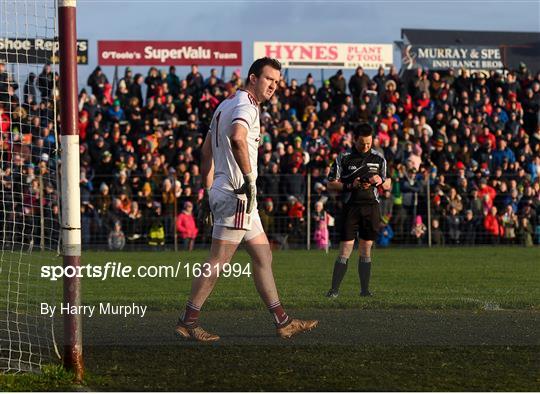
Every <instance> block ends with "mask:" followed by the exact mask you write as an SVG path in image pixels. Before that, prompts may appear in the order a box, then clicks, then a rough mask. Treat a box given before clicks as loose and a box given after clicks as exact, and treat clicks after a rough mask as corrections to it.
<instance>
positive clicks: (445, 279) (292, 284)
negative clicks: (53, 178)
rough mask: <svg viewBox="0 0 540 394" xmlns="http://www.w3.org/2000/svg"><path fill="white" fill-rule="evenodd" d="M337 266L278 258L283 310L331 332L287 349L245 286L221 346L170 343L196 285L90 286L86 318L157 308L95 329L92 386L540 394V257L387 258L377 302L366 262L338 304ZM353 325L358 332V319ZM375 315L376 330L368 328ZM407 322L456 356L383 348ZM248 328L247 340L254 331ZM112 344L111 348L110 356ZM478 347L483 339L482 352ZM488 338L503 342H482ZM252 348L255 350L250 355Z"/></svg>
mask: <svg viewBox="0 0 540 394" xmlns="http://www.w3.org/2000/svg"><path fill="white" fill-rule="evenodd" d="M207 253H208V252H207V251H197V252H194V253H172V252H158V253H150V252H145V253H108V252H101V253H97V252H87V253H84V255H83V264H88V263H90V264H100V265H104V264H105V263H106V262H107V261H116V262H122V263H124V264H129V265H131V266H133V267H137V266H140V265H146V266H150V265H174V266H176V264H177V262H178V261H182V263H183V264H185V263H190V264H194V263H202V262H204V258H205V257H206V255H207ZM336 254H337V253H336V252H331V253H330V254H328V255H326V254H324V253H323V252H320V251H309V252H308V251H286V252H276V253H275V254H274V273H275V277H276V282H277V285H278V289H279V291H280V295H281V298H282V300H283V304H284V305H285V307H286V308H287V309H288V310H293V311H294V313H295V315H296V314H298V315H301V316H303V315H306V316H305V317H317V318H319V317H320V318H321V319H322V320H323V321H324V324H321V327H320V328H319V329H318V330H320V331H318V332H316V331H314V332H313V333H310V334H307V335H305V336H303V337H299V338H297V340H294V339H293V340H292V341H288V342H282V341H280V340H278V339H277V338H275V337H273V332H272V329H271V323H270V318H269V316H266V312H265V311H264V306H263V305H262V303H261V301H260V300H259V298H258V296H257V293H256V291H255V288H254V285H253V279H252V278H249V277H247V276H241V277H240V278H220V280H219V282H218V284H217V286H216V289H215V291H214V293H213V294H212V296H211V297H210V299H209V300H208V302H207V304H205V307H204V310H203V315H202V321H203V322H204V323H206V322H209V323H211V326H208V328H212V329H214V330H216V331H217V332H218V333H220V334H223V335H224V338H223V341H222V343H218V344H216V345H211V346H206V345H202V346H201V345H194V344H191V343H185V342H181V341H177V340H176V339H174V338H172V337H171V338H169V337H168V336H167V335H169V333H170V331H171V324H172V323H173V321H172V319H173V318H174V316H176V314H177V313H178V312H179V311H180V310H181V309H182V308H183V306H184V303H185V300H186V298H187V296H188V294H189V289H190V282H191V279H189V278H187V277H186V272H185V271H182V273H181V275H178V277H176V278H159V279H158V278H145V279H143V278H135V277H132V278H127V279H107V280H104V281H100V280H98V279H84V280H83V303H84V304H85V305H98V304H99V303H100V302H111V303H114V304H131V303H133V302H134V303H138V304H144V305H147V306H148V308H149V309H150V310H151V311H152V313H151V314H149V315H148V316H149V317H148V319H156V321H145V320H144V318H143V319H142V320H140V323H137V322H138V321H135V324H132V323H130V322H129V321H128V320H126V319H124V318H123V317H118V316H117V317H112V318H110V319H108V320H107V319H106V320H104V321H103V323H101V322H100V321H98V320H91V321H88V324H87V335H91V338H88V339H89V340H88V342H87V343H88V345H87V347H86V350H85V358H86V366H87V378H86V381H85V382H84V387H85V388H87V389H91V390H98V391H100V390H141V391H146V390H157V391H161V390H173V391H199V390H202V391H207V390H219V391H235V390H240V391H260V390H266V391H290V390H305V391H318V390H323V391H333V390H343V391H351V390H353V391H363V390H370V391H380V390H384V391H396V390H406V391H426V390H427V391H538V390H540V372H539V371H540V356H539V354H540V328H539V327H537V325H535V322H536V321H538V320H539V319H540V251H539V249H538V248H533V249H525V248H518V247H514V248H508V247H506V248H505V247H498V248H488V247H485V248H470V249H468V248H443V249H431V250H428V249H383V250H380V249H378V250H375V251H374V258H373V261H374V263H373V264H374V265H373V269H372V286H371V287H372V289H373V291H374V293H375V297H372V298H369V299H365V298H360V297H358V275H357V272H356V264H357V263H356V260H357V257H356V256H354V257H353V258H351V260H350V262H349V272H348V273H347V276H346V278H345V280H344V283H343V285H342V289H341V292H340V297H339V298H338V299H335V300H328V299H326V298H325V297H324V293H325V292H326V290H327V289H328V287H329V283H330V279H331V273H332V268H333V261H334V258H335V256H336ZM248 261H249V258H248V256H247V254H246V253H245V252H242V253H239V254H238V255H237V256H235V258H234V259H233V262H237V263H240V264H242V265H245V264H247V263H248ZM40 280H41V281H43V280H44V279H40ZM57 285H58V286H61V283H57ZM509 310H510V311H509ZM303 311H304V312H303ZM356 311H357V312H358V313H356ZM409 311H411V313H409ZM414 311H416V312H414ZM424 311H425V312H426V313H427V314H428V315H429V316H431V315H430V314H432V315H433V319H431V320H430V323H429V324H427V325H423V324H421V323H419V324H417V325H414V324H413V325H407V324H406V323H409V317H408V316H413V315H414V313H420V314H422V313H424ZM413 312H414V313H413ZM507 312H509V314H508V315H505V316H506V317H505V318H503V319H499V320H498V318H497V316H499V315H501V316H502V315H503V314H505V313H507ZM228 313H230V317H231V320H236V319H239V323H238V325H235V324H236V323H235V322H231V321H229V320H228V319H227V316H228ZM351 313H352V314H353V315H354V316H355V318H356V319H357V320H354V321H352V320H351V319H349V318H348V317H347V316H349V315H350V314H351ZM308 314H309V315H308ZM246 315H248V316H252V317H250V318H249V319H247V320H246V321H247V323H244V321H243V320H241V319H242V317H243V316H246ZM368 315H369V316H371V317H370V318H369V319H371V320H369V321H368V320H366V321H364V320H365V319H367V318H368ZM379 315H380V316H385V315H388V316H395V317H396V318H395V319H394V320H393V321H392V324H388V325H387V324H385V322H384V321H382V320H381V321H378V320H377V319H378V318H377V316H379ZM484 315H487V316H488V317H489V319H488V320H486V322H487V323H482V324H479V325H475V324H477V323H475V322H476V317H480V318H482V317H483V316H484ZM525 315H526V316H527V319H529V320H528V322H527V324H525V325H523V324H521V323H522V322H523V321H524V320H526V319H523V318H520V316H525ZM150 316H151V317H150ZM160 316H163V318H161V317H160ZM212 316H213V317H212ZM373 316H374V317H373ZM467 316H469V317H467ZM338 317H339V318H338ZM473 317H474V318H473ZM399 318H403V319H406V320H407V321H404V324H403V327H408V328H407V329H408V330H413V336H417V337H420V338H421V337H422V336H430V335H435V334H436V335H439V336H442V337H444V336H445V335H446V334H445V332H447V333H448V336H449V337H452V338H454V339H455V343H454V344H453V342H452V341H449V342H448V343H446V342H444V343H443V341H441V343H440V344H431V345H425V344H422V341H419V342H418V343H402V344H399V343H400V341H399V340H396V341H395V342H393V341H388V340H386V341H382V340H381V341H379V340H377V338H378V336H377V335H378V334H381V338H387V339H388V338H392V337H393V336H395V337H396V338H397V339H399V338H400V337H402V336H403V334H404V333H403V332H402V330H401V329H400V326H401V325H400V324H399V320H396V319H399ZM205 319H207V320H206V321H205ZM339 319H341V320H339ZM428 320H429V319H428ZM349 321H350V322H351V324H347V322H349ZM220 322H221V323H220ZM150 323H151V324H150ZM333 323H334V324H333ZM220 324H221V326H220ZM242 324H247V325H248V326H249V328H246V329H245V330H244V329H243V327H244V326H243V325H242ZM235 327H237V328H236V331H235ZM238 327H240V328H238ZM411 327H412V328H411ZM518 327H519V328H520V330H518V331H516V329H517V328H518ZM220 330H221V331H220ZM430 330H433V331H431V332H430ZM435 330H437V332H436V333H435ZM482 330H484V332H485V335H484V333H482V332H479V331H482ZM377 331H382V332H377ZM461 331H462V332H461ZM228 332H229V335H230V336H229V337H226V334H227V333H228ZM505 332H508V333H512V332H513V333H517V334H518V335H523V336H527V339H526V340H524V343H527V345H523V344H520V343H521V342H520V341H517V342H512V343H511V342H510V341H509V342H508V343H506V342H505V337H504V336H503V334H504V333H505ZM165 333H166V334H165ZM472 333H473V334H474V335H472ZM501 333H502V334H501ZM375 334H377V335H375ZM408 334H410V332H408ZM499 334H500V335H501V336H500V338H498V337H497V335H499ZM106 335H108V338H109V343H108V344H105V343H103V344H100V339H102V338H105V337H106ZM370 335H372V337H373V338H375V339H373V340H372V341H371V342H370V340H366V337H369V336H370ZM490 335H491V336H490ZM341 336H343V343H340V339H339V338H340V337H341ZM468 336H474V337H475V338H474V341H472V342H471V341H469V340H468V339H470V338H469V337H468ZM484 336H485V337H486V338H487V337H489V338H491V339H490V340H488V341H487V342H485V343H484V341H482V338H483V337H484ZM244 337H248V339H247V340H246V342H245V343H244V342H243V341H244ZM116 338H118V341H116ZM355 338H358V339H357V340H356V339H355ZM369 338H371V337H369ZM514 338H516V337H515V336H514ZM111 342H112V343H111ZM476 342H478V343H476ZM483 343H484V344H483ZM111 345H112V346H111ZM56 375H59V377H58V378H56V379H55V378H54V376H56ZM56 375H55V374H53V376H52V378H51V374H50V373H49V374H47V373H45V374H44V375H42V376H41V377H40V376H37V377H36V376H31V375H23V376H21V377H12V376H8V377H6V376H1V375H0V390H55V389H56V390H57V389H62V390H69V389H73V390H75V389H77V387H75V386H69V380H66V376H65V375H62V374H59V373H56Z"/></svg>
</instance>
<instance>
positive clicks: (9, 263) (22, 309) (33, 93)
mask: <svg viewBox="0 0 540 394" xmlns="http://www.w3.org/2000/svg"><path fill="white" fill-rule="evenodd" d="M74 5H75V1H71V0H70V1H66V0H60V1H59V2H58V3H57V2H56V0H0V373H6V372H23V371H38V370H39V369H40V368H41V367H42V366H43V365H44V364H47V363H51V362H58V360H59V358H60V352H59V351H58V348H57V346H56V343H55V339H54V321H53V317H52V316H50V315H48V314H44V313H42V310H41V304H42V303H47V304H58V303H59V302H60V300H61V299H62V298H61V297H60V294H61V293H60V291H61V290H60V287H59V284H58V282H50V281H49V280H47V279H45V278H40V269H41V266H43V265H61V264H62V259H61V258H60V256H59V252H62V254H64V256H66V255H67V256H69V257H68V258H66V257H64V264H73V262H75V263H77V264H78V258H79V257H75V260H74V259H73V258H74V255H76V256H80V241H79V242H78V244H77V235H75V236H73V232H75V233H77V231H78V237H79V239H80V225H79V226H78V227H79V229H78V230H77V229H76V227H77V218H79V216H78V215H80V213H77V214H74V213H73V209H76V208H74V207H76V206H78V204H79V201H78V199H79V194H78V182H79V181H78V176H79V175H78V139H77V141H74V138H75V137H73V135H72V136H71V137H67V140H66V138H65V137H61V136H60V129H61V128H60V125H61V124H62V123H63V124H69V126H66V127H64V128H63V130H62V133H67V134H75V135H76V134H77V133H76V121H75V122H74V121H73V118H74V117H75V119H76V112H75V114H74V113H73V112H74V111H76V108H77V107H76V104H75V107H74V108H71V109H69V108H68V109H66V108H65V106H66V105H65V102H67V103H68V105H71V104H72V103H73V102H75V103H76V99H77V97H76V95H77V92H76V90H77V85H76V80H75V83H74V86H72V85H73V83H71V82H70V83H67V84H66V83H61V79H60V76H59V72H60V71H62V72H61V73H60V74H62V73H63V74H64V75H69V76H70V77H71V76H73V74H74V75H75V77H76V69H75V71H73V70H72V69H73V68H74V67H76V60H75V65H74V64H73V62H67V68H66V65H64V64H62V67H60V66H59V58H60V54H61V52H63V53H64V54H65V53H67V54H72V49H71V48H69V47H68V48H67V52H66V48H65V46H66V45H67V46H70V45H72V44H73V43H72V39H73V37H74V36H75V32H74V28H75V25H74V21H73V24H72V26H71V25H70V26H68V29H67V33H66V26H65V24H66V21H68V22H69V20H70V19H69V18H73V20H74V9H75V7H74ZM66 8H72V9H73V10H72V11H68V12H67V13H66V11H65V9H66ZM60 10H62V11H60ZM66 15H67V18H66ZM70 15H71V16H70ZM60 20H62V21H63V23H64V26H61V25H60V24H59V21H60ZM71 29H73V31H72V32H71V31H70V30H71ZM62 35H63V36H62ZM71 36H73V37H71ZM65 37H68V39H67V42H68V43H67V44H65V42H66V38H65ZM75 45H76V41H75ZM63 46H64V47H63ZM75 51H76V49H75ZM75 55H76V53H75ZM73 92H75V93H74V96H75V97H70V96H71V95H73ZM62 95H63V97H62ZM61 99H62V100H61ZM60 107H62V111H60ZM60 112H62V115H61V116H60ZM66 114H67V115H68V116H70V117H71V119H68V120H67V118H66ZM73 125H75V126H74V127H73ZM66 141H67V142H66ZM62 144H66V145H69V146H70V148H69V149H67V147H66V146H64V147H62ZM74 149H77V152H76V154H74ZM66 153H69V154H68V155H66ZM74 156H76V158H74ZM62 161H64V162H65V163H68V164H69V165H70V166H72V168H71V169H69V171H68V170H67V169H66V168H64V170H62V169H61V162H62ZM75 166H77V168H75ZM65 167H67V166H65ZM62 172H63V174H62ZM74 172H75V173H77V174H76V175H74V174H73V173H74ZM68 173H69V174H68ZM67 176H69V177H70V178H69V179H70V181H69V182H66V181H65V178H66V177H67ZM74 183H76V188H77V190H76V191H74V190H73V187H74V186H73V184H74ZM61 190H69V191H71V192H72V195H71V196H65V195H62V193H61ZM71 200H77V201H76V202H73V201H71ZM63 205H69V208H70V209H68V211H71V216H70V214H69V212H68V214H67V215H66V214H65V211H66V208H65V207H64V208H62V206H63ZM79 223H80V219H79ZM62 238H64V242H62V241H61V239H62ZM66 239H67V241H68V245H67V253H66V242H65V240H66ZM62 244H63V246H61V245H62ZM66 261H67V263H66ZM65 289H66V290H67V293H68V296H67V297H68V298H67V299H68V300H70V298H69V296H70V294H71V293H73V292H75V294H76V295H77V298H76V299H75V300H73V299H71V300H72V301H74V302H78V301H79V298H78V294H79V293H78V292H79V288H78V282H77V283H68V285H67V286H65ZM71 295H72V294H71ZM56 296H58V297H56ZM74 323H75V325H74ZM74 327H75V328H77V330H76V331H77V335H78V336H76V341H75V342H73V337H72V336H70V333H71V330H72V329H73V328H74ZM66 329H67V330H66ZM64 331H65V332H66V334H67V335H66V336H65V340H64V345H65V353H64V362H65V363H66V365H67V366H68V367H70V368H74V369H75V370H76V371H77V365H76V364H74V363H72V362H70V360H71V361H73V360H72V358H71V356H70V355H69V354H68V353H70V352H71V353H73V348H74V347H75V349H76V350H77V352H79V353H80V360H81V361H80V368H79V369H80V373H79V372H78V373H77V376H78V377H82V349H81V348H80V321H75V322H73V321H69V322H66V323H65V324H64ZM59 339H60V340H61V337H60V338H59ZM60 343H61V341H60ZM74 343H75V344H78V346H74ZM67 348H69V349H71V350H70V351H69V352H68V350H67ZM77 352H76V353H77Z"/></svg>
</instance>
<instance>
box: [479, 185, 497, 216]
mask: <svg viewBox="0 0 540 394" xmlns="http://www.w3.org/2000/svg"><path fill="white" fill-rule="evenodd" d="M486 195H487V198H485V196H486ZM496 196H497V191H496V190H495V189H494V188H492V187H491V186H489V185H488V184H487V180H486V179H485V178H482V179H481V180H480V189H479V190H478V197H479V198H480V199H481V200H483V201H485V203H486V204H487V205H486V206H487V208H488V209H491V207H492V206H493V201H494V200H495V197H496Z"/></svg>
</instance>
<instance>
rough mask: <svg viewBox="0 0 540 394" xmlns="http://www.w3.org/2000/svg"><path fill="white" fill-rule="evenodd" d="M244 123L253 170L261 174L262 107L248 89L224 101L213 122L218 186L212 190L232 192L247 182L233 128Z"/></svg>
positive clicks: (213, 142)
mask: <svg viewBox="0 0 540 394" xmlns="http://www.w3.org/2000/svg"><path fill="white" fill-rule="evenodd" d="M235 123H240V124H241V125H242V126H244V127H245V128H247V130H248V134H247V144H248V155H249V161H250V163H251V171H252V172H253V173H254V174H257V154H258V148H259V141H260V135H259V134H260V132H261V126H260V123H259V106H258V104H257V101H256V100H255V98H254V97H253V96H252V95H251V94H250V93H248V92H247V91H245V90H238V91H237V92H236V93H235V94H234V95H232V96H230V97H228V98H227V99H226V100H224V101H223V102H222V103H221V104H220V105H219V106H218V107H217V108H216V110H215V112H214V116H213V117H212V122H211V123H210V130H209V134H210V137H211V140H212V157H213V159H214V183H213V184H212V187H213V188H214V187H215V188H217V189H219V190H221V191H224V192H232V191H234V189H238V188H240V187H241V186H242V185H243V183H244V176H243V174H242V171H240V167H238V164H237V163H236V160H235V159H234V156H233V153H232V148H231V132H232V125H233V124H235Z"/></svg>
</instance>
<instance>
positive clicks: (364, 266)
mask: <svg viewBox="0 0 540 394" xmlns="http://www.w3.org/2000/svg"><path fill="white" fill-rule="evenodd" d="M368 132H369V129H368ZM360 135H361V134H360ZM374 175H379V176H380V177H381V179H382V182H384V181H385V180H386V160H385V159H384V156H383V155H382V154H380V153H379V152H378V151H376V150H375V149H370V150H369V151H368V152H360V151H358V150H357V149H356V147H355V146H353V147H352V149H351V151H350V152H347V153H342V154H340V155H339V156H338V158H337V159H336V161H335V162H334V164H333V165H332V168H331V169H330V174H329V175H328V180H329V181H331V182H335V181H338V182H341V183H342V184H343V191H342V194H341V195H342V199H343V210H342V212H341V220H340V223H341V228H340V241H341V242H344V241H353V240H355V239H356V236H357V235H358V237H359V238H360V239H361V240H364V241H373V240H375V239H376V238H377V235H378V234H379V226H380V223H381V211H380V207H379V193H378V191H377V187H376V186H375V185H370V186H369V187H368V188H367V189H362V188H355V187H354V186H353V182H354V180H355V179H357V178H360V180H361V181H362V182H366V183H369V182H367V181H368V179H369V178H370V177H372V176H374ZM348 261H349V258H348V257H345V256H338V257H337V259H336V261H335V263H334V271H333V274H332V287H331V288H330V290H329V291H328V294H327V295H326V296H327V297H332V298H334V297H337V296H338V291H339V286H340V284H341V281H342V280H343V277H344V276H345V272H346V271H347V264H348ZM358 276H359V278H360V289H361V291H360V295H361V296H370V295H371V293H370V291H369V279H370V276H371V256H362V255H361V256H360V258H359V261H358Z"/></svg>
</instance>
